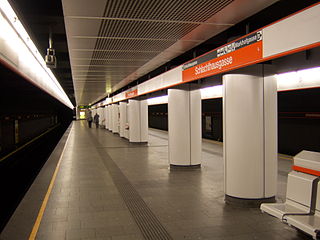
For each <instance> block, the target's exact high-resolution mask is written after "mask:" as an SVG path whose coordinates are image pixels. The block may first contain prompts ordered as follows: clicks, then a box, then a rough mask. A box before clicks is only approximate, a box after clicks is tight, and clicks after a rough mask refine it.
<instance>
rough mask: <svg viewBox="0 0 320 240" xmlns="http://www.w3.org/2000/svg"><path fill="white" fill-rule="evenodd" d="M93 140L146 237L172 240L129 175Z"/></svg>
mask: <svg viewBox="0 0 320 240" xmlns="http://www.w3.org/2000/svg"><path fill="white" fill-rule="evenodd" d="M91 139H92V141H93V143H94V145H95V146H97V151H98V153H99V155H100V157H101V158H102V159H103V163H104V164H105V166H106V168H107V169H108V171H109V173H110V175H111V177H112V179H113V181H114V183H115V185H116V187H117V189H118V190H119V192H120V194H121V196H122V198H123V200H124V202H125V204H126V205H127V207H128V209H129V211H130V213H131V215H132V216H133V218H134V220H135V222H136V223H137V225H138V227H139V228H140V230H141V233H142V235H143V236H144V238H145V239H148V240H149V239H150V240H158V239H161V240H172V239H173V238H172V237H171V236H170V235H169V233H168V232H167V230H166V229H165V228H164V226H163V225H162V224H161V223H160V221H159V220H158V219H157V217H156V216H155V215H154V213H153V212H152V211H151V209H150V208H149V207H148V205H147V204H146V203H145V202H144V200H143V199H142V197H141V196H140V195H139V193H138V192H137V191H136V189H135V188H134V187H133V186H132V184H131V183H130V181H129V180H128V179H127V177H126V176H125V175H124V174H123V173H122V171H121V170H120V169H119V167H118V166H117V165H116V164H115V162H114V161H113V160H112V158H111V157H110V156H109V155H108V153H107V152H106V151H105V150H104V149H103V147H102V146H101V144H100V143H99V142H98V141H97V139H96V138H95V137H94V136H92V138H91Z"/></svg>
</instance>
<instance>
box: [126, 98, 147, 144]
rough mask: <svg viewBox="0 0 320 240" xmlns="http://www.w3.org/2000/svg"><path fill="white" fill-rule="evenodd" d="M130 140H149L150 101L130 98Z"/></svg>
mask: <svg viewBox="0 0 320 240" xmlns="http://www.w3.org/2000/svg"><path fill="white" fill-rule="evenodd" d="M127 111H128V117H129V141H130V142H148V102H147V100H143V101H139V100H132V99H130V100H129V104H128V109H127Z"/></svg>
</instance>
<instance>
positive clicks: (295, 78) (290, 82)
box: [276, 67, 320, 91]
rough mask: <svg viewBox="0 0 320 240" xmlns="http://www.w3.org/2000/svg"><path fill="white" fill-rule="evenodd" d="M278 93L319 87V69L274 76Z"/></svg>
mask: <svg viewBox="0 0 320 240" xmlns="http://www.w3.org/2000/svg"><path fill="white" fill-rule="evenodd" d="M276 78H277V84H278V91H284V90H294V89H301V88H311V87H320V67H315V68H309V69H303V70H299V71H292V72H287V73H281V74H276Z"/></svg>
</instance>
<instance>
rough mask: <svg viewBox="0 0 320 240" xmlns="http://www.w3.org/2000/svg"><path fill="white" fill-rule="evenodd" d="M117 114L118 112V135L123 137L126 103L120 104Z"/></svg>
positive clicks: (125, 121)
mask: <svg viewBox="0 0 320 240" xmlns="http://www.w3.org/2000/svg"><path fill="white" fill-rule="evenodd" d="M119 112H120V128H119V129H120V130H119V134H120V137H124V136H125V134H124V131H125V127H126V123H127V103H125V102H121V103H120V105H119Z"/></svg>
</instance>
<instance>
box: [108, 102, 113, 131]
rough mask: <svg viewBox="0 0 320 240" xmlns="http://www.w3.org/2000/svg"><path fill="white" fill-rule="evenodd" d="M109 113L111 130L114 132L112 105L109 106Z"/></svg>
mask: <svg viewBox="0 0 320 240" xmlns="http://www.w3.org/2000/svg"><path fill="white" fill-rule="evenodd" d="M108 113H109V128H108V129H109V130H110V131H112V128H113V121H112V105H108Z"/></svg>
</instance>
